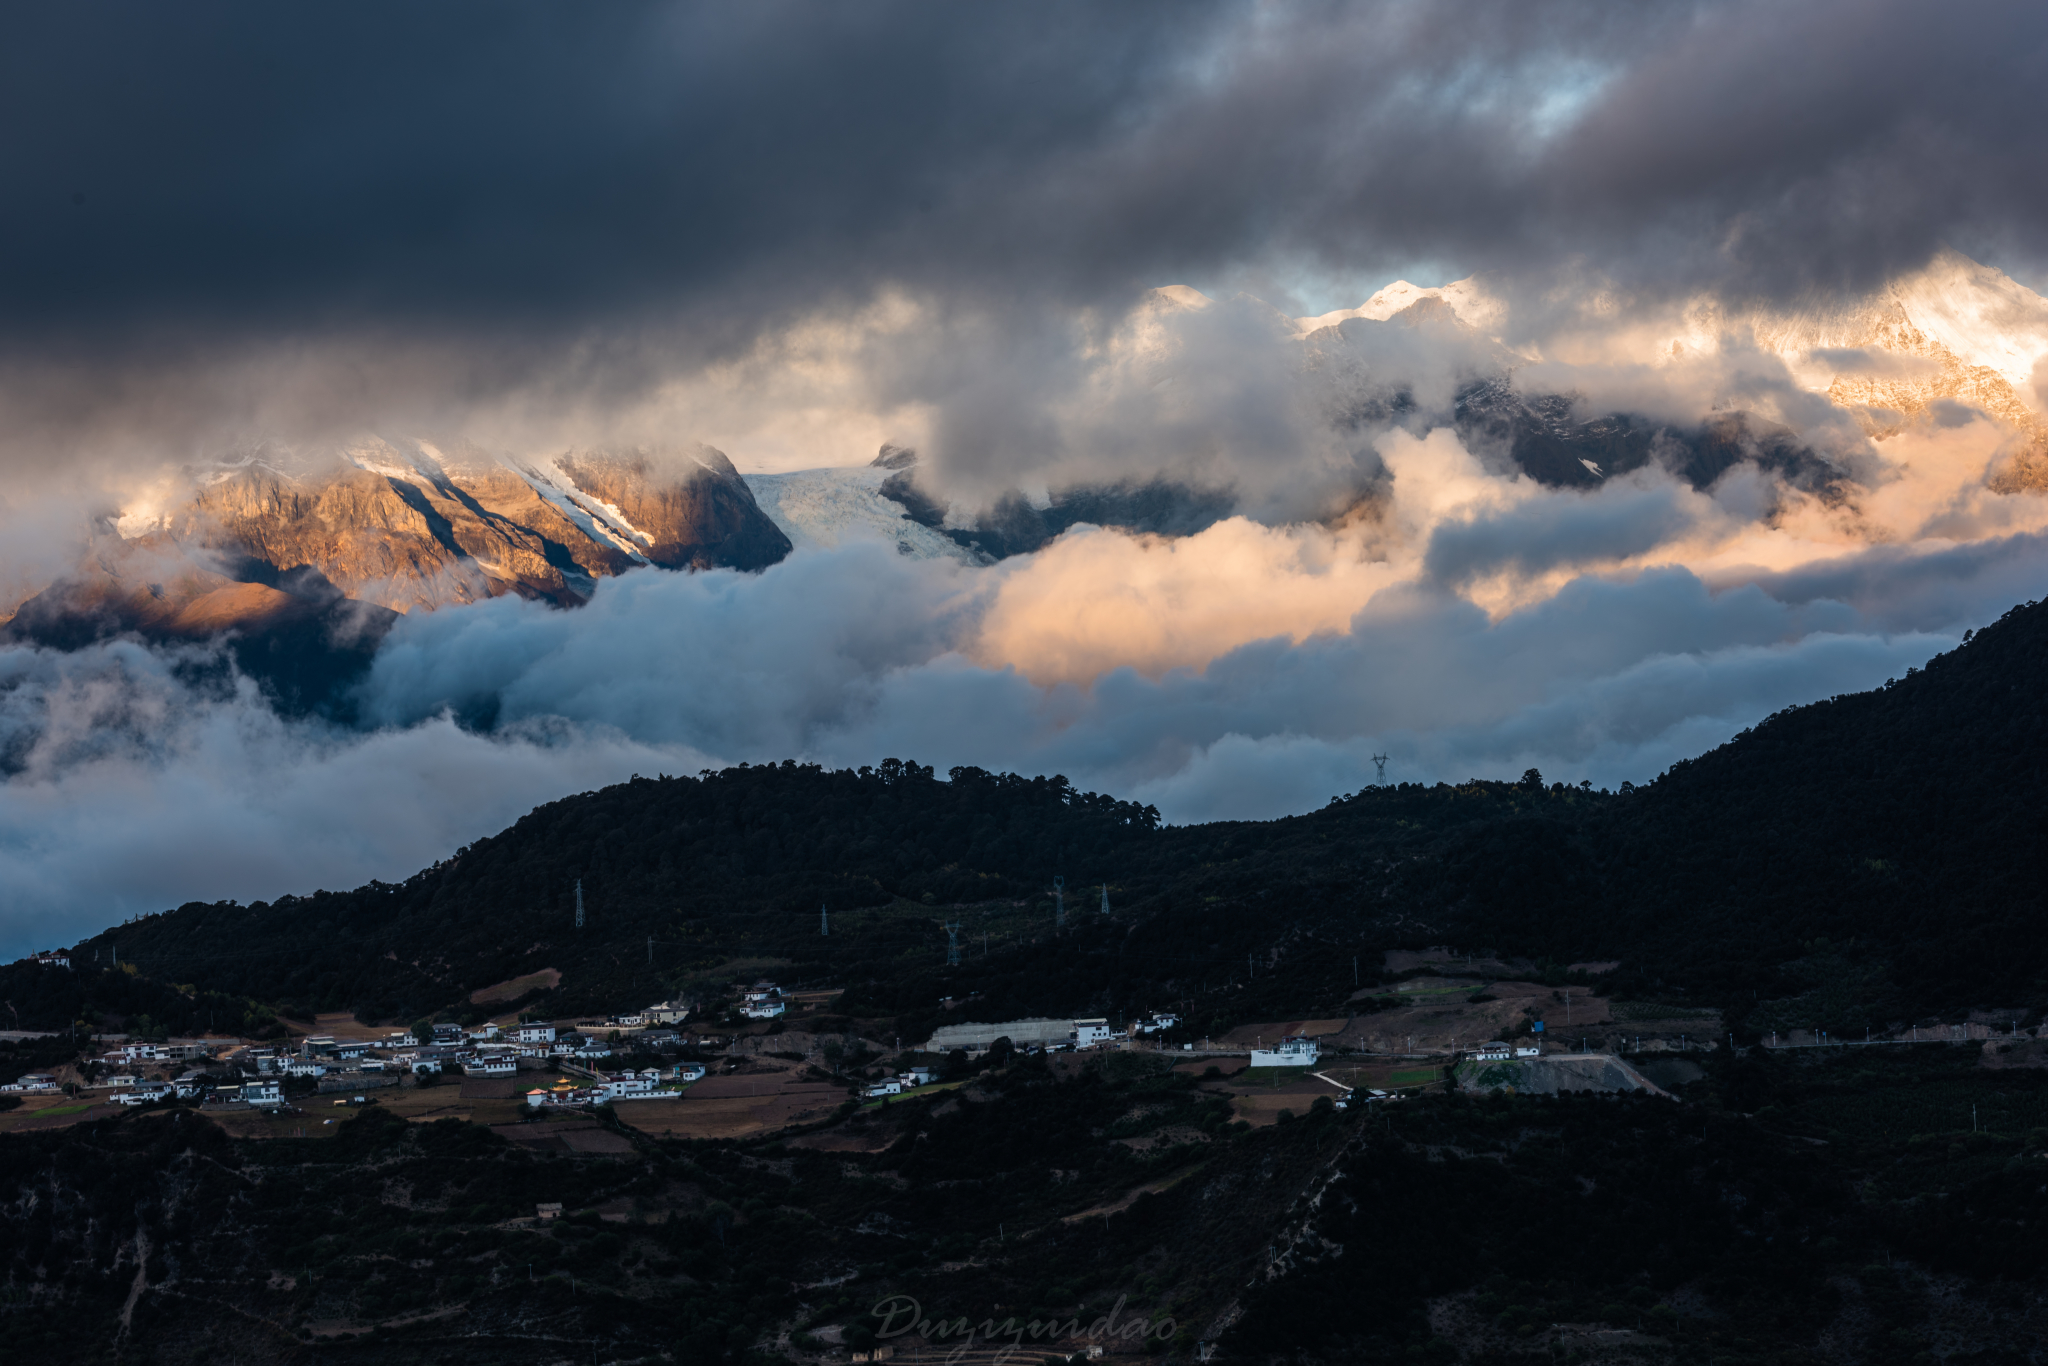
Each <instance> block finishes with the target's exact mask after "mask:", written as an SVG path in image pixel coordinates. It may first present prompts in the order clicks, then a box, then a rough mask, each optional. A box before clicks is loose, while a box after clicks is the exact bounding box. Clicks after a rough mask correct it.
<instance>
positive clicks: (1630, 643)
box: [0, 429, 2048, 948]
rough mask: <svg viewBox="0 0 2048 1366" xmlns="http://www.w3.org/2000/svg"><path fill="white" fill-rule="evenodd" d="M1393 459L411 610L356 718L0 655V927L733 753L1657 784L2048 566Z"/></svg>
mask: <svg viewBox="0 0 2048 1366" xmlns="http://www.w3.org/2000/svg"><path fill="white" fill-rule="evenodd" d="M1967 435H1968V433H1967V429H1964V434H1963V435H1960V436H1958V435H1954V434H1951V438H1950V439H1951V440H1957V441H1960V440H1964V439H1965V438H1966V437H1967ZM1927 439H1928V440H1930V441H1932V440H1936V439H1937V438H1936V437H1934V436H1931V435H1930V436H1929V437H1928V438H1927ZM1381 450H1382V453H1383V455H1384V456H1385V458H1386V461H1387V464H1388V466H1389V468H1390V469H1391V470H1392V471H1393V472H1394V476H1395V478H1394V486H1395V490H1396V492H1395V496H1394V498H1393V499H1392V501H1391V503H1390V504H1389V505H1388V510H1387V513H1386V515H1385V516H1383V517H1381V518H1379V519H1377V520H1372V521H1369V522H1365V523H1360V524H1358V525H1348V526H1345V527H1340V528H1337V529H1329V528H1322V527H1315V526H1294V527H1283V528H1270V527H1264V526H1260V525H1258V524H1255V523H1252V522H1248V521H1245V520H1243V519H1233V520H1231V521H1228V522H1225V523H1221V524H1219V525H1218V526H1216V527H1213V528H1211V529H1210V530H1209V531H1207V532H1204V533H1202V534H1201V535H1198V536H1194V537H1188V538H1184V539H1181V540H1178V541H1164V540H1158V539H1152V538H1143V537H1133V536H1128V535H1124V534H1122V533H1115V532H1109V531H1104V530H1100V529H1096V528H1088V527H1078V528H1075V529H1074V530H1073V531H1070V532H1069V533H1068V534H1067V535H1066V536H1065V537H1063V538H1062V539H1061V540H1060V541H1058V542H1056V543H1055V544H1054V545H1052V546H1051V547H1049V548H1048V549H1047V550H1046V551H1044V552H1041V553H1040V554H1038V555H1035V556H1031V557H1026V558H1021V559H1017V560H1012V561H1007V562H1004V563H1003V564H1001V565H998V566H995V567H991V568H987V569H973V568H968V567H965V566H963V565H961V564H959V563H957V562H954V561H950V560H934V561H914V560H909V559H906V558H904V557H903V556H901V555H899V554H897V553H896V552H895V551H894V550H893V549H892V548H891V547H890V546H888V545H886V544H880V543H873V542H861V541H854V542H852V543H850V544H847V545H843V546H841V547H840V548H838V549H835V550H829V551H820V550H810V551H801V552H799V553H798V554H796V555H794V556H792V557H791V558H790V559H789V560H787V561H785V562H784V563H782V564H780V565H777V566H775V567H773V568H771V569H769V570H767V571H766V572H764V573H761V574H758V575H745V574H738V573H733V572H726V571H716V572H710V573H700V574H671V573H663V572H653V571H647V572H639V573H634V574H629V575H626V576H623V577H621V578H619V579H616V580H609V581H606V582H604V583H603V584H602V585H601V586H600V588H599V590H598V593H597V595H596V597H595V598H594V599H593V600H592V601H591V603H590V604H589V605H588V606H587V607H585V608H582V609H580V610H574V611H562V610H557V609H553V608H549V607H546V606H542V605H538V604H535V603H530V602H525V601H521V600H518V599H514V598H500V599H495V600H492V601H489V602H486V603H483V604H480V605H477V606H474V607H470V608H465V609H450V610H444V611H441V612H437V613H433V614H423V615H415V616H413V617H410V618H407V619H406V620H404V621H403V622H401V623H400V624H399V625H398V626H397V628H396V629H395V630H394V631H393V633H392V635H391V636H390V638H389V639H388V640H387V642H386V644H385V645H384V647H383V649H382V650H381V651H380V653H379V655H378V657H377V659H376V661H375V664H374V666H373V669H372V672H371V674H370V675H369V677H368V679H367V681H366V683H365V684H364V686H363V689H362V693H361V698H360V700H361V703H362V706H363V709H364V713H365V716H366V721H367V724H366V728H365V729H364V730H361V731H343V730H336V729H333V728H330V727H327V726H324V725H316V724H312V723H295V722H288V721H285V720H281V719H280V718H279V717H278V716H277V715H276V714H275V713H273V712H272V711H271V710H270V709H269V708H268V707H267V706H266V705H264V704H263V702H262V701H261V699H260V698H259V697H257V696H256V694H255V693H254V691H253V690H252V689H251V688H250V686H249V685H248V684H247V683H246V682H243V681H239V680H234V679H232V678H231V677H229V676H228V675H227V674H226V672H225V669H224V667H223V666H222V665H221V664H220V663H219V662H218V661H217V660H213V659H211V658H210V657H209V656H207V655H206V654H205V653H204V652H201V651H187V652H184V653H182V654H180V653H165V652H155V651H150V650H147V649H144V648H142V647H140V646H138V645H134V644H124V643H117V644H111V645H106V646H102V647H98V648H95V649H92V650H87V651H81V652H76V653H71V654H57V653H52V652H47V651H39V650H31V649H12V650H7V651H0V753H4V754H5V756H6V759H7V763H8V766H9V769H10V771H11V774H12V776H11V777H9V779H8V780H7V781H6V782H5V783H4V784H0V831H4V834H0V875H4V876H5V877H6V878H7V880H8V883H9V885H10V887H11V888H12V889H13V891H14V895H13V896H11V897H10V898H9V902H8V910H7V912H6V914H5V918H4V920H0V945H10V946H13V947H16V948H28V947H35V946H39V945H42V944H46V943H49V942H55V941H59V940H69V939H73V938H76V937H77V936H78V935H79V934H81V933H84V932H87V931H90V930H91V929H93V928H96V927H98V926H100V925H103V924H106V923H109V922H111V921H118V920H119V919H121V918H123V917H124V916H125V915H128V914H132V913H136V912H143V911H149V910H155V909H159V908H161V907H163V906H165V905H169V904H175V903H177V902H180V901H183V900H187V899H195V898H196V899H210V898H215V897H238V898H242V899H254V898H256V897H274V896H276V895H279V894H282V893H284V892H288V891H290V892H305V891H308V890H311V889H313V888H314V887H317V886H322V885H325V886H344V885H354V884H357V883H360V882H362V881H365V880H367V879H369V878H371V877H377V878H383V879H386V880H391V879H397V878H400V877H403V876H405V875H407V874H409V873H411V872H412V871H414V870H416V869H417V868H419V867H421V866H424V865H425V864H428V863H431V862H433V861H434V860H436V859H438V858H442V857H446V856H447V855H448V853H449V852H450V851H452V850H453V849H454V848H455V847H457V846H458V845H460V844H462V843H464V842H466V841H468V840H470V839H473V838H475V837H477V836H479V835H482V834H485V833H488V832H490V831H494V830H497V829H500V828H502V827H503V826H504V825H506V824H508V823H509V822H510V821H512V820H513V819H515V818H516V817H517V816H518V815H519V814H521V813H522V812H524V811H525V810H527V809H529V808H530V807H531V806H533V805H535V804H537V803H539V802H541V801H545V800H549V799H552V798H554V797H557V796H560V795H562V794H563V793H566V792H570V791H576V790H581V789H584V788H588V787H592V786H597V785H600V784H602V783H605V782H610V781H615V780H618V779H622V778H624V777H625V776H627V775H628V774H629V773H632V772H636V771H637V772H642V773H654V772H659V771H667V772H694V771H696V770H697V769H699V768H702V767H706V766H716V765H721V764H725V763H731V762H737V761H740V760H748V761H754V762H759V761H767V760H779V759H782V758H786V757H801V758H806V759H814V760H817V761H820V762H823V763H826V764H828V765H832V766H842V765H858V764H862V763H873V762H875V761H877V760H879V759H880V758H882V757H884V756H887V755H892V754H893V755H899V756H903V757H914V758H916V759H919V760H920V761H922V762H926V763H930V764H933V765H935V766H937V767H938V768H939V769H940V770H941V771H942V772H943V771H944V770H945V769H946V768H948V767H951V766H953V765H956V764H974V765H979V766H983V767H987V768H993V769H1016V770H1021V771H1026V772H1053V771H1058V772H1062V773H1065V774H1066V775H1067V776H1068V777H1070V778H1071V779H1073V780H1074V781H1075V782H1077V783H1079V784H1081V785H1082V786H1084V787H1090V788H1096V789H1102V790H1109V791H1113V792H1116V793H1118V794H1120V795H1125V796H1130V797H1136V798H1138V799H1141V800H1144V801H1148V802H1153V803H1156V804H1157V805H1158V806H1159V807H1160V809H1161V810H1162V812H1163V813H1164V814H1165V815H1166V817H1167V818H1168V819H1169V820H1172V821H1192V820H1206V819H1217V818H1266V817H1272V816H1277V815H1281V814H1285V813H1288V812H1295V811H1301V810H1305V809H1311V808H1313V807H1315V806H1319V805H1321V804H1322V803H1323V802H1324V801H1326V800H1327V799H1328V798H1329V797H1330V796H1331V795H1333V794H1335V793H1338V792H1346V791H1351V790H1354V789H1356V788H1358V787H1360V786H1363V785H1365V784H1366V783H1368V782H1370V781H1372V779H1373V774H1374V769H1373V765H1372V763H1371V756H1372V755H1373V754H1374V753H1384V754H1387V755H1389V756H1391V759H1390V762H1389V765H1388V771H1387V777H1388V779H1389V780H1390V781H1435V780H1439V779H1442V780H1451V781H1456V780H1461V779H1464V778H1468V777H1473V776H1488V777H1513V776H1516V775H1519V774H1520V773H1521V771H1522V770H1523V769H1525V768H1528V767H1532V766H1533V767H1537V768H1540V769H1542V770H1543V772H1544V773H1545V774H1546V775H1547V776H1549V777H1551V778H1555V779H1564V780H1567V781H1572V782H1577V781H1579V780H1581V779H1585V780H1590V781H1591V782H1593V783H1594V784H1595V785H1599V786H1612V785H1615V784H1618V783H1620V782H1621V781H1623V780H1635V781H1643V780H1645V779H1647V778H1650V777H1652V776H1654V775H1655V774H1656V773H1658V772H1659V771H1661V770H1662V769H1663V768H1665V767H1666V766H1668V765H1669V764H1670V763H1671V762H1672V761H1673V760H1675V759H1678V758H1682V757H1686V756H1689V755H1692V754H1696V753H1698V752H1700V751H1702V750H1704V749H1707V748H1710V747H1711V746H1713V745H1715V744H1717V743H1720V742H1721V741H1724V740H1726V739H1728V738H1729V737H1730V736H1731V735H1733V734H1734V733H1736V732H1738V731H1740V730H1741V729H1743V728H1744V727H1746V726H1748V725H1751V724H1753V723H1754V722H1755V721H1756V720H1757V719H1758V718H1760V717H1762V716H1764V715H1766V714H1768V713H1770V712H1772V711H1774V710H1776V709H1778V708H1780V707H1783V706H1786V705H1789V704H1793V703H1798V702H1805V701H1810V700H1813V699H1816V698H1819V697H1824V696H1828V695H1831V694H1834V693H1840V692H1847V691H1853V690H1857V689H1862V688H1867V687H1871V686H1873V685H1875V684H1878V683H1881V682H1883V681H1884V679H1885V678H1887V677H1890V676H1895V675H1898V674H1900V673H1902V672H1903V671H1904V670H1905V669H1906V668H1907V667H1908V666H1910V665H1913V664H1917V663H1920V662H1922V661H1924V660H1925V659H1926V658H1927V657H1928V656H1929V655H1931V654H1933V653H1935V652H1937V651H1940V650H1943V649H1947V648H1949V647H1951V646H1952V645H1953V644H1954V643H1955V642H1956V641H1957V639H1958V638H1959V637H1960V635H1961V632H1962V631H1963V629H1964V628H1965V627H1967V626H1970V625H1977V624H1982V623H1984V622H1985V621H1988V620H1990V619H1991V618H1993V617H1995V616H1996V615H1997V614H1998V613H1999V612H2001V611H2003V610H2004V609H2005V608H2006V607H2007V606H2009V605H2010V604H2011V602H2012V601H2014V600H2016V599H2018V598H2024V597H2029V596H2033V595H2034V590H2032V589H2031V586H2032V585H2037V584H2039V583H2040V582H2041V581H2042V580H2043V578H2044V577H2048V537H2044V536H2043V535H2042V534H2041V533H2040V532H2038V531H2035V530H2032V529H2022V530H2020V531H2017V532H2012V533H2009V534H1989V535H1980V537H1979V538H1978V539H1974V540H1959V539H1955V538H1950V537H1942V536H1932V535H1925V534H1923V535H1920V536H1918V537H1917V538H1914V539H1905V538H1899V539H1887V540H1884V541H1882V542H1880V543H1879V544H1877V545H1874V546H1873V545H1871V544H1869V543H1868V542H1867V541H1859V540H1857V539H1856V538H1855V537H1853V536H1849V535H1847V534H1846V533H1843V532H1842V531H1841V530H1840V525H1839V523H1838V522H1830V521H1828V519H1827V515H1826V510H1825V509H1821V510H1815V511H1813V512H1811V514H1810V519H1809V520H1811V521H1812V523H1813V524H1812V525H1802V523H1801V520H1800V517H1799V516H1792V517H1789V518H1781V519H1780V523H1781V525H1779V526H1771V525H1766V524H1764V523H1759V522H1755V521H1751V520H1747V519H1743V518H1740V517H1736V516H1733V515H1731V514H1730V513H1729V512H1728V510H1727V509H1726V507H1724V506H1723V504H1722V503H1721V502H1718V501H1716V499H1715V498H1713V497H1709V496H1707V495H1703V494H1697V493H1694V492H1692V491H1691V490H1690V489H1687V488H1684V487H1683V486H1680V485H1677V484H1675V483H1673V482H1671V481H1670V480H1669V479H1668V478H1665V477H1663V476H1661V475H1644V476H1641V477H1639V478H1636V479H1633V480H1629V481H1616V482H1613V483H1610V484H1608V485H1606V486H1604V487H1602V488H1601V489H1598V490H1596V491H1592V492H1571V491H1557V490H1546V489H1542V488H1539V487H1537V486H1534V485H1531V484H1528V483H1527V481H1526V480H1517V481H1504V480H1501V479H1499V478H1498V477H1496V476H1492V475H1488V474H1486V473H1485V472H1484V471H1483V470H1481V469H1480V468H1479V467H1478V465H1477V464H1476V462H1474V461H1472V460H1471V458H1470V457H1469V456H1467V455H1466V454H1465V452H1464V451H1463V450H1462V448H1460V447H1459V446H1458V444H1457V442H1456V441H1455V440H1454V439H1452V438H1451V437H1450V436H1449V434H1448V433H1446V432H1442V431H1438V432H1435V433H1432V434H1429V435H1427V436H1424V437H1419V438H1418V437H1413V436H1408V435H1406V434H1402V433H1396V434H1394V435H1393V436H1391V437H1389V438H1387V439H1386V440H1385V441H1383V442H1382V445H1381ZM1930 463H1931V464H1932V465H1934V466H1936V467H1943V466H1940V462H1938V461H1936V462H1930ZM1966 463H1967V462H1963V463H1961V464H1957V465H1956V468H1958V469H1960V468H1963V467H1964V464H1966ZM1943 468H1945V467H1943ZM1961 482H1962V481H1961V480H1960V477H1958V478H1957V479H1956V480H1951V481H1950V483H1949V485H1948V489H1949V493H1950V494H1955V493H1956V492H1957V490H1958V488H1959V487H1960V483H1961ZM1780 492H1781V494H1782V491H1780ZM2007 501H2008V502H2010V503H2013V504H2014V505H2015V506H2016V507H2018V508H2019V510H2020V511H2022V512H2027V511H2028V509H2029V508H2032V505H2033V504H2035V503H2036V502H2038V501H2039V500H2037V499H2034V498H2033V497H2031V496H2028V495H2023V496H2020V497H2018V498H2017V499H2012V500H2007ZM1932 505H1938V506H1939V507H1940V508H1942V509H1945V511H1943V512H1942V514H1941V515H1942V516H1951V515H1960V514H1956V513H1955V512H1954V509H1955V507H1956V505H1957V497H1951V496H1946V495H1944V496H1943V497H1939V498H1935V499H1933V500H1932ZM1794 510H1795V511H1797V509H1796V507H1795V509H1794ZM2038 511H2039V509H2038V508H2033V509H2032V512H2029V514H2028V515H2027V516H2023V517H2021V518H2020V519H2019V520H2020V521H2022V522H2024V523H2026V524H2028V526H2029V527H2031V526H2032V525H2037V524H2038V519H2037V516H2036V515H2035V514H2037V513H2038ZM1835 515H1837V516H1838V518H1839V517H1840V516H1847V515H1848V514H1846V513H1842V512H1841V511H1840V510H1837V511H1836V514H1835ZM1936 520H1937V521H1938V520H1939V518H1936ZM2008 520H2010V519H2008ZM1922 523H1923V524H1925V523H1926V518H1924V517H1923V518H1922ZM1788 525H1789V526H1791V527H1792V528H1793V529H1791V530H1787V529H1785V527H1786V526H1788ZM1922 529H1923V531H1924V529H1925V526H1924V525H1923V527H1922ZM1980 530H1982V531H1996V527H1994V526H1990V525H1985V526H1983V527H1980ZM1738 562H1740V563H1748V564H1750V565H1752V566H1754V565H1762V564H1768V565H1769V566H1770V567H1769V568H1750V569H1748V570H1736V569H1731V568H1730V565H1731V564H1732V563H1738Z"/></svg>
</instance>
